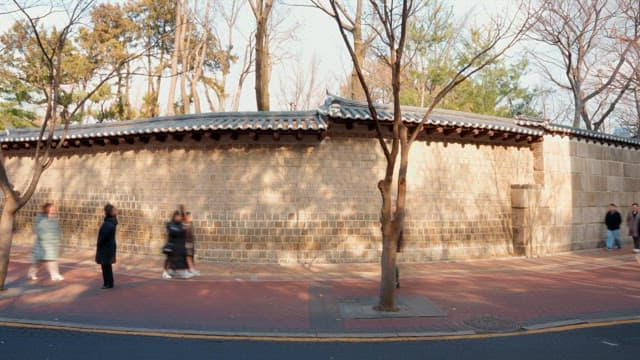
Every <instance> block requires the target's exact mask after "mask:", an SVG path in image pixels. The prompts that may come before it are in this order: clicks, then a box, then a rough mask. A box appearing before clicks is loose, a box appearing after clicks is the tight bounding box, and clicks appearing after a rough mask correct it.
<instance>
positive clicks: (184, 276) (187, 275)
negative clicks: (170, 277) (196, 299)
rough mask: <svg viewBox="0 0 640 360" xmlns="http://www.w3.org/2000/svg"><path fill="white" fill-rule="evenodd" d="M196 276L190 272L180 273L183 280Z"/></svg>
mask: <svg viewBox="0 0 640 360" xmlns="http://www.w3.org/2000/svg"><path fill="white" fill-rule="evenodd" d="M194 276H195V275H193V274H192V273H191V272H190V271H189V270H183V271H181V272H180V277H181V278H183V279H191V278H192V277H194Z"/></svg>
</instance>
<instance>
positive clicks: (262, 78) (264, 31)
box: [249, 0, 273, 111]
mask: <svg viewBox="0 0 640 360" xmlns="http://www.w3.org/2000/svg"><path fill="white" fill-rule="evenodd" d="M249 5H251V11H252V12H253V16H254V17H255V20H256V33H255V35H256V42H255V74H256V83H255V89H256V104H257V107H258V111H269V82H270V80H271V58H270V53H269V15H270V14H271V10H272V9H273V0H249Z"/></svg>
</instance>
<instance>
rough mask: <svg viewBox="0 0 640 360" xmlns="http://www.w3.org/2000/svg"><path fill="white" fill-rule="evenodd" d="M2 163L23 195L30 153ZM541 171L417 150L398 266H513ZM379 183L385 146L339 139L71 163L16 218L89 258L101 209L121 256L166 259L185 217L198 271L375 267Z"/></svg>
mask: <svg viewBox="0 0 640 360" xmlns="http://www.w3.org/2000/svg"><path fill="white" fill-rule="evenodd" d="M6 156H7V158H8V159H7V161H8V170H9V174H10V175H11V177H12V180H13V181H14V183H15V184H17V185H22V184H24V183H25V181H26V179H27V177H28V172H29V169H30V162H29V156H30V153H29V152H8V153H7V154H6ZM533 162H534V156H533V152H532V151H531V149H530V148H529V147H514V146H509V147H507V146H497V145H496V146H493V145H473V144H458V143H443V142H418V143H416V144H415V145H414V147H413V148H412V152H411V165H410V169H409V192H408V202H407V211H408V213H407V228H406V230H405V240H406V248H405V251H404V253H403V255H402V256H401V257H400V260H401V261H406V262H414V261H426V260H433V259H456V258H485V257H491V256H506V255H509V254H511V253H512V251H513V236H512V223H511V216H512V207H511V184H514V183H515V184H526V183H533V182H534V171H533V168H534V164H533ZM383 169H384V159H383V156H382V154H381V152H380V151H379V146H378V144H377V141H376V140H375V139H371V138H369V137H358V136H349V137H347V136H340V134H335V135H334V136H329V137H328V138H326V139H325V140H323V141H322V142H317V141H315V140H310V139H306V138H305V140H303V141H296V140H295V139H293V138H291V139H289V138H287V137H283V138H282V139H281V140H280V141H279V142H275V141H273V140H271V139H260V140H259V141H253V140H251V139H249V138H248V137H245V136H244V135H241V136H240V138H239V139H238V140H236V141H232V140H230V139H226V140H225V139H223V140H220V141H213V140H211V139H208V140H203V141H201V142H196V141H194V140H191V139H188V138H187V139H185V141H183V142H175V141H172V140H167V141H166V142H159V141H156V140H152V141H151V142H150V143H149V144H142V143H136V144H133V145H127V144H122V143H121V144H120V145H117V146H114V145H107V146H102V147H101V146H97V145H94V146H93V147H91V148H78V149H64V150H62V151H61V152H59V153H58V155H57V158H56V160H55V162H54V164H53V165H52V167H51V168H50V169H48V170H47V172H46V173H45V174H44V176H43V178H42V180H41V182H40V184H39V186H38V190H37V193H36V194H35V196H34V197H33V199H32V200H31V201H30V202H29V204H28V205H27V206H26V208H24V209H23V210H21V211H20V213H19V216H18V221H17V233H16V238H15V242H16V243H22V244H29V243H31V242H32V241H33V237H32V234H31V230H30V229H31V224H32V220H33V218H34V216H35V214H36V212H37V210H38V207H39V206H40V205H41V204H42V203H44V202H46V201H52V202H54V203H55V204H56V205H57V206H58V210H59V216H60V220H61V222H62V227H63V231H64V242H65V245H69V246H72V247H79V248H93V247H94V244H95V238H96V233H97V229H98V227H99V225H100V223H101V217H102V216H101V208H102V206H103V205H104V204H105V203H107V202H111V203H113V204H114V205H115V206H117V207H118V208H119V209H120V216H119V218H120V219H119V221H120V225H119V228H118V235H117V236H118V245H119V250H120V251H124V252H131V253H138V254H159V253H160V248H161V246H162V244H163V243H164V241H165V232H164V223H165V222H166V221H167V220H168V219H169V217H170V214H171V212H172V211H173V210H174V209H175V208H176V206H177V204H185V205H186V207H187V209H188V210H190V211H192V212H193V214H194V220H195V229H196V239H197V257H199V258H200V259H204V260H212V261H241V262H280V263H292V262H304V263H309V262H321V263H337V262H377V261H379V256H380V251H381V245H380V234H379V233H380V230H379V227H380V225H379V222H378V219H379V205H380V196H379V194H378V190H377V188H376V183H377V181H378V179H380V178H381V176H382V174H383ZM624 170H625V169H624V168H623V171H624Z"/></svg>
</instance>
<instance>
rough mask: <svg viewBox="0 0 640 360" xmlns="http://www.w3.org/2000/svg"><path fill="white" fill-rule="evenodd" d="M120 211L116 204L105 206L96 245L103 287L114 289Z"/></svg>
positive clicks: (97, 261)
mask: <svg viewBox="0 0 640 360" xmlns="http://www.w3.org/2000/svg"><path fill="white" fill-rule="evenodd" d="M117 216H118V211H117V209H116V208H115V206H113V205H111V204H107V205H105V207H104V222H103V223H102V226H100V230H99V231H98V242H97V246H96V263H98V264H100V266H101V268H102V280H103V284H102V288H103V289H113V268H112V265H113V264H115V263H116V226H117V225H118V218H117Z"/></svg>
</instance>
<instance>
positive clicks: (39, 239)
mask: <svg viewBox="0 0 640 360" xmlns="http://www.w3.org/2000/svg"><path fill="white" fill-rule="evenodd" d="M33 229H34V232H35V233H36V242H35V244H34V246H33V252H32V255H33V263H32V265H31V267H30V268H29V272H28V276H29V279H31V280H38V270H40V268H41V267H42V266H43V265H46V267H47V270H48V271H49V276H51V280H53V281H61V280H64V277H63V276H62V275H60V271H59V270H58V247H59V246H60V240H61V238H62V234H61V232H60V224H59V223H58V218H57V217H56V208H55V206H53V204H52V203H46V204H44V205H43V206H42V212H41V213H40V214H38V216H37V217H36V220H35V224H34V226H33Z"/></svg>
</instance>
